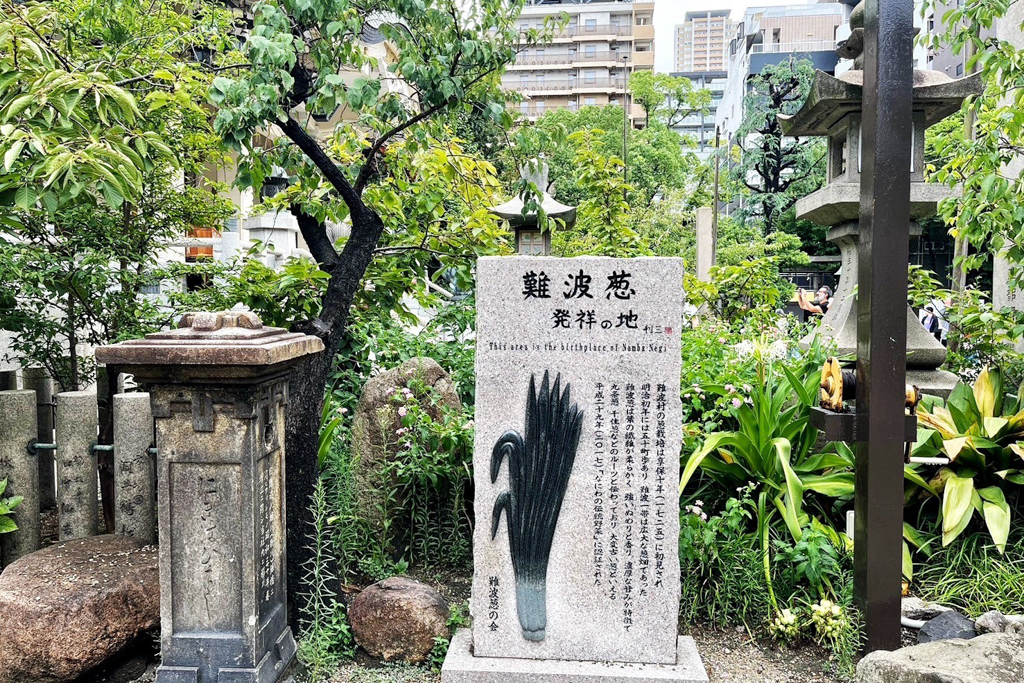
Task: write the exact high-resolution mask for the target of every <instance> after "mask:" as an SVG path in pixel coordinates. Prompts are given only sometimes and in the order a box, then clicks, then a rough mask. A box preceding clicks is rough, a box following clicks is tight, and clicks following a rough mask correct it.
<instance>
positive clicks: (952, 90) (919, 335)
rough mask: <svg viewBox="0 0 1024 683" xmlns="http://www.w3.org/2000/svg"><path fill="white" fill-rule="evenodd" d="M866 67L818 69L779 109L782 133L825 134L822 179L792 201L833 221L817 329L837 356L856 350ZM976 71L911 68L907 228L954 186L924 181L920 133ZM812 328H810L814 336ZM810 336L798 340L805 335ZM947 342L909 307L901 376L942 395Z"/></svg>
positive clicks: (816, 217)
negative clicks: (830, 283) (832, 258)
mask: <svg viewBox="0 0 1024 683" xmlns="http://www.w3.org/2000/svg"><path fill="white" fill-rule="evenodd" d="M863 83H864V72H863V71H860V70H857V69H854V70H851V71H847V72H846V73H844V74H843V75H841V76H839V77H838V78H836V77H833V76H830V75H828V74H826V73H824V72H822V71H818V72H816V73H815V74H814V82H813V84H812V86H811V91H810V93H809V94H808V96H807V100H806V101H805V102H804V104H803V106H802V107H801V108H800V110H799V111H798V112H797V113H795V114H793V115H792V116H780V117H779V120H780V122H781V124H782V129H783V131H784V132H785V134H786V135H789V136H793V137H804V136H822V137H826V138H827V139H828V172H827V175H826V179H827V182H826V184H825V185H824V187H822V188H821V189H819V190H817V191H815V192H812V193H811V194H809V195H807V196H806V197H804V198H803V199H801V200H799V201H798V202H797V203H796V215H797V218H802V219H805V220H809V221H812V222H814V223H817V224H818V225H825V226H829V227H831V230H829V232H828V240H829V241H830V242H833V243H834V244H836V245H838V246H839V249H840V252H841V254H842V277H841V278H840V281H839V287H838V290H837V291H836V293H835V296H834V297H833V300H832V305H831V307H830V308H829V310H828V312H827V313H826V314H825V316H824V317H823V319H822V321H821V322H822V326H821V329H822V332H823V333H824V334H825V335H827V336H828V337H830V338H833V339H835V340H836V343H837V345H838V353H839V355H841V356H849V355H854V356H855V355H856V354H857V299H856V292H857V268H858V264H857V244H858V240H859V237H860V223H859V221H860V192H861V190H860V179H861V153H862V152H861V119H862V108H863V92H862V90H863ZM981 88H982V84H981V80H980V76H971V77H968V78H964V79H960V80H957V81H954V80H953V79H951V78H950V77H949V76H946V75H945V74H942V73H939V72H936V71H921V70H915V71H914V103H913V122H914V125H913V129H912V130H911V131H908V133H909V134H911V135H912V136H913V153H912V156H911V169H910V174H911V175H910V179H911V183H910V215H911V226H910V228H911V234H920V230H921V229H920V226H918V224H917V221H919V220H921V219H923V218H927V217H929V216H933V215H935V213H936V205H937V204H938V202H939V201H941V200H942V199H944V198H946V197H949V196H952V195H953V194H954V193H955V192H956V190H953V189H950V188H949V187H947V186H945V185H940V184H937V183H928V182H925V177H924V165H925V164H924V134H925V130H926V129H927V128H929V127H930V126H932V125H934V124H936V123H938V122H939V121H941V120H942V119H944V118H946V117H947V116H950V115H951V114H953V113H955V112H956V111H957V110H959V109H960V105H961V103H962V102H963V100H964V98H966V97H968V96H970V95H977V94H979V93H980V92H981ZM813 334H815V333H812V335H810V336H813ZM810 336H808V337H807V338H805V339H804V340H803V341H802V342H801V343H802V344H804V345H806V344H808V343H809V342H810ZM945 360H946V348H945V347H944V346H942V344H940V343H939V342H938V341H937V340H936V339H935V337H933V336H932V335H931V334H929V333H928V331H927V330H925V329H924V326H923V325H921V324H920V322H919V321H918V319H917V315H916V314H915V313H914V312H913V311H912V310H911V309H910V307H909V306H908V307H907V383H908V384H914V385H917V386H918V387H919V388H920V389H921V391H923V392H925V393H928V394H934V395H937V396H943V397H945V396H947V395H948V394H949V392H950V391H952V389H953V387H954V386H955V385H956V382H957V378H956V376H955V375H953V374H952V373H950V372H946V371H944V370H939V369H938V367H939V366H940V365H942V363H943V362H944V361H945Z"/></svg>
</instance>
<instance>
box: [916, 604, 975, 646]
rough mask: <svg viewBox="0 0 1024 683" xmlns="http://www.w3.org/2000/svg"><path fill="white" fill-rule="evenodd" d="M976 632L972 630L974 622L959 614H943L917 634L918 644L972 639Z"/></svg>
mask: <svg viewBox="0 0 1024 683" xmlns="http://www.w3.org/2000/svg"><path fill="white" fill-rule="evenodd" d="M976 635H978V632H977V631H976V630H974V622H973V621H972V620H970V619H968V618H967V617H965V616H964V615H962V614H960V613H959V612H953V611H950V612H943V613H942V614H940V615H939V616H937V617H935V618H934V619H932V620H931V621H929V622H928V623H926V624H925V625H924V626H922V627H921V630H920V631H918V632H917V642H918V643H930V642H932V641H935V640H951V639H955V638H960V639H963V640H967V639H969V638H974V637H975V636H976Z"/></svg>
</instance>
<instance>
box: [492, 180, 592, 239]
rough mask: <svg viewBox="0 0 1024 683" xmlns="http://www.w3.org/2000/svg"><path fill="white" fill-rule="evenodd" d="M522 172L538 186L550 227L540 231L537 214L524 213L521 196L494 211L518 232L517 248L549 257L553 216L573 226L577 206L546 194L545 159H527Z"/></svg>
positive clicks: (541, 204) (541, 202)
mask: <svg viewBox="0 0 1024 683" xmlns="http://www.w3.org/2000/svg"><path fill="white" fill-rule="evenodd" d="M520 174H521V176H522V178H523V179H524V180H528V181H530V182H532V183H533V184H534V185H536V186H537V189H539V190H540V191H541V201H540V206H541V208H542V209H543V210H544V212H545V213H546V214H547V217H548V219H549V220H552V222H551V223H549V224H548V225H549V226H552V227H550V228H548V229H547V230H543V231H542V230H541V229H540V225H539V224H538V220H537V213H536V212H530V213H527V214H526V215H525V216H524V215H523V200H522V199H521V198H520V197H513V198H512V199H510V200H508V201H507V202H505V203H504V204H500V205H498V206H495V207H494V208H492V209H491V212H492V213H495V214H497V215H498V217H499V218H501V219H503V220H506V221H508V223H509V225H511V226H512V229H513V230H515V233H516V251H517V252H519V253H520V254H522V255H524V256H546V255H547V254H550V253H551V230H552V229H553V226H555V225H556V224H555V223H554V222H553V219H559V220H561V221H563V222H564V223H565V227H567V228H570V227H572V226H573V224H574V223H575V222H576V207H575V206H566V205H565V204H562V203H560V202H558V201H556V200H555V198H554V197H552V196H551V195H549V194H548V193H547V187H548V165H547V163H546V162H544V161H536V160H535V161H531V162H528V163H527V164H526V165H525V166H523V168H522V169H520Z"/></svg>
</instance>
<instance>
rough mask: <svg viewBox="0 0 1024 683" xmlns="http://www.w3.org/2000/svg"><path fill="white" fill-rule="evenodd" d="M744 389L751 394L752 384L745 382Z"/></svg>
mask: <svg viewBox="0 0 1024 683" xmlns="http://www.w3.org/2000/svg"><path fill="white" fill-rule="evenodd" d="M743 391H745V392H746V393H748V394H749V393H750V391H751V387H750V385H749V384H744V385H743Z"/></svg>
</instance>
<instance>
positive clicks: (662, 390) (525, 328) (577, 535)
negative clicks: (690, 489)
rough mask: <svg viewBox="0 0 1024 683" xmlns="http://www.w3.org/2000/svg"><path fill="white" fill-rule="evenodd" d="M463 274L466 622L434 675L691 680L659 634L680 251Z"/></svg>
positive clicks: (664, 610)
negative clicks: (470, 493) (472, 355)
mask: <svg viewBox="0 0 1024 683" xmlns="http://www.w3.org/2000/svg"><path fill="white" fill-rule="evenodd" d="M477 273H478V279H477V287H478V289H477V355H476V373H477V394H476V396H477V404H476V442H475V455H474V471H475V473H476V483H475V485H476V494H475V507H476V519H477V520H478V524H477V525H476V529H475V532H474V539H473V547H474V576H473V597H472V601H471V612H472V615H473V628H472V633H470V632H469V631H461V632H459V633H458V634H456V636H455V638H454V640H453V642H452V645H451V648H450V649H449V652H448V657H447V658H446V660H445V663H444V667H443V668H442V674H441V675H442V681H443V683H470V682H472V683H476V682H480V681H495V682H498V681H501V683H511V682H519V681H522V682H524V683H525V682H526V681H531V682H532V681H536V682H543V681H548V680H553V679H554V678H555V677H558V678H559V679H560V680H569V681H592V680H597V679H600V680H601V681H609V682H611V681H619V680H622V681H648V680H650V681H653V680H663V681H707V676H706V674H705V672H704V669H703V667H702V666H701V663H700V657H699V656H698V655H697V651H696V648H695V646H694V644H693V640H692V639H690V638H687V637H683V638H679V637H678V635H677V632H678V631H677V623H678V614H679V557H678V540H679V501H678V490H677V489H678V482H679V450H680V446H681V438H682V434H681V429H682V421H681V405H680V399H679V376H680V364H681V358H680V328H681V326H682V316H683V313H682V306H683V289H682V281H683V266H682V261H681V260H680V259H669V258H643V259H612V258H591V257H585V258H574V259H560V258H544V257H504V258H501V257H489V258H483V259H480V261H478V265H477Z"/></svg>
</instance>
